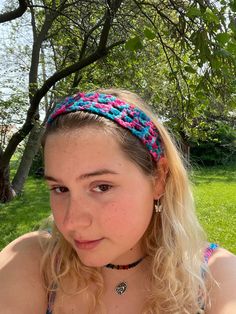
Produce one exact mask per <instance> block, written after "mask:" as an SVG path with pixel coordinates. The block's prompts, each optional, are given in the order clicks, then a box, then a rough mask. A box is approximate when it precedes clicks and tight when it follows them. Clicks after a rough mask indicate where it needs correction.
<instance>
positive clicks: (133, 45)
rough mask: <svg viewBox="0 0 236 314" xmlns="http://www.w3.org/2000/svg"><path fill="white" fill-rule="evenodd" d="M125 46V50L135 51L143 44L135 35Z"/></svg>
mask: <svg viewBox="0 0 236 314" xmlns="http://www.w3.org/2000/svg"><path fill="white" fill-rule="evenodd" d="M125 47H126V49H127V50H130V51H137V50H139V49H142V48H143V44H142V41H141V39H140V38H139V37H138V36H135V37H132V38H130V39H129V40H128V41H127V42H126V44H125Z"/></svg>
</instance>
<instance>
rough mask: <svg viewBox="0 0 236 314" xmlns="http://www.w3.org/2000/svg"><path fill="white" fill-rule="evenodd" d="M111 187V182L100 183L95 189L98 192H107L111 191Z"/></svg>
mask: <svg viewBox="0 0 236 314" xmlns="http://www.w3.org/2000/svg"><path fill="white" fill-rule="evenodd" d="M111 188H112V186H111V185H109V184H99V185H98V186H97V187H96V188H95V189H94V190H95V191H96V192H99V193H101V192H107V191H109V190H110V189H111Z"/></svg>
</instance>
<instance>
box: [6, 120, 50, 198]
mask: <svg viewBox="0 0 236 314" xmlns="http://www.w3.org/2000/svg"><path fill="white" fill-rule="evenodd" d="M43 129H44V128H43V127H42V126H41V125H39V124H35V126H34V127H33V129H32V131H31V132H30V135H29V138H28V141H27V143H26V146H25V150H24V153H23V156H22V158H21V162H20V165H19V167H18V169H17V172H16V174H15V177H14V179H13V181H12V186H13V189H14V191H15V193H16V194H19V193H20V192H21V191H22V189H23V187H24V183H25V181H26V179H27V177H28V174H29V171H30V167H31V165H32V161H33V158H34V156H35V155H36V154H37V152H38V149H39V146H40V138H41V135H42V133H43Z"/></svg>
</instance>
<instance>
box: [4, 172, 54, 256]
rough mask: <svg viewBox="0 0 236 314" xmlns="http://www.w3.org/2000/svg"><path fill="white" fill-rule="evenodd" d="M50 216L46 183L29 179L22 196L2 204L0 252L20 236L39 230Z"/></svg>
mask: <svg viewBox="0 0 236 314" xmlns="http://www.w3.org/2000/svg"><path fill="white" fill-rule="evenodd" d="M49 214H50V207H49V196H48V189H47V188H46V185H45V183H44V181H43V180H40V179H34V178H31V177H30V178H28V179H27V183H26V185H25V189H24V191H23V193H22V195H21V196H17V197H16V199H14V200H13V201H12V202H10V203H8V204H0V250H1V249H2V248H3V247H4V246H5V245H6V244H7V243H9V242H11V241H12V240H13V239H15V238H16V237H18V236H19V235H22V234H24V233H26V232H29V231H32V230H37V229H38V227H39V226H40V223H41V221H42V220H43V219H44V218H46V217H47V216H49Z"/></svg>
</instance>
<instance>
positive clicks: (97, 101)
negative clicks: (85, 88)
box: [47, 93, 163, 160]
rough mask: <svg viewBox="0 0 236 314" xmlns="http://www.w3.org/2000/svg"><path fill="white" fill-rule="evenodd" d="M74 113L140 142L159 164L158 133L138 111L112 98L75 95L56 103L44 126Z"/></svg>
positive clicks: (161, 153) (160, 143)
mask: <svg viewBox="0 0 236 314" xmlns="http://www.w3.org/2000/svg"><path fill="white" fill-rule="evenodd" d="M74 111H87V112H90V113H94V114H97V115H100V116H103V117H105V118H107V119H110V120H112V121H114V122H116V123H118V124H119V125H120V126H122V127H124V128H126V129H128V130H130V131H131V133H132V134H133V135H135V136H136V137H138V138H139V139H140V140H141V142H142V143H143V144H144V145H145V146H146V147H147V149H148V150H149V152H150V154H151V155H152V156H153V158H154V160H159V159H160V157H161V156H163V147H162V142H161V138H160V134H159V131H158V130H157V128H156V126H155V124H154V123H153V122H152V121H151V120H150V118H149V117H148V116H147V115H146V114H145V113H144V112H143V111H142V110H140V109H139V108H136V107H135V106H133V105H130V104H127V103H126V102H124V101H122V100H120V99H118V98H117V97H115V96H113V95H105V94H99V93H87V94H84V93H78V94H76V95H75V96H71V97H67V98H66V99H65V100H64V101H63V102H61V103H59V104H58V105H57V106H56V108H55V110H54V112H53V113H52V114H51V115H50V117H49V119H48V122H47V123H48V125H50V124H51V123H52V121H53V120H54V119H55V118H56V117H57V116H60V115H62V114H66V113H68V112H74Z"/></svg>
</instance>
